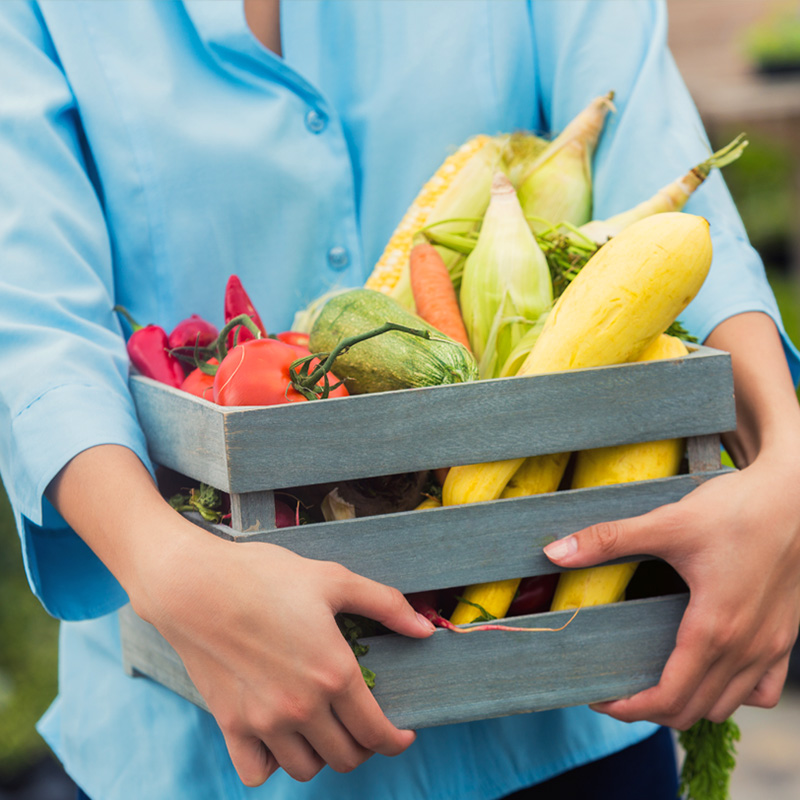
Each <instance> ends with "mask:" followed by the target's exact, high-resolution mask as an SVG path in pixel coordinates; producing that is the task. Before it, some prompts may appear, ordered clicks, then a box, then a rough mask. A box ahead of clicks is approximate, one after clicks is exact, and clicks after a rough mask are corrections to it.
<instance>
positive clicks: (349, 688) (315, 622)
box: [131, 519, 433, 786]
mask: <svg viewBox="0 0 800 800" xmlns="http://www.w3.org/2000/svg"><path fill="white" fill-rule="evenodd" d="M177 522H178V523H179V526H178V527H179V528H180V535H179V536H176V535H175V534H176V531H175V530H170V531H169V532H168V533H169V535H170V537H172V541H173V542H176V543H177V544H176V545H175V546H174V549H172V550H171V552H170V554H169V557H168V558H166V559H161V560H160V562H159V563H160V566H158V565H154V568H151V569H150V571H149V573H148V574H147V576H146V580H143V581H141V582H138V583H140V584H141V585H142V587H143V589H142V591H141V592H138V593H137V592H134V593H133V594H132V595H131V601H132V604H133V606H134V609H135V610H136V611H137V613H139V615H140V616H142V617H143V618H144V619H147V620H148V621H149V622H151V623H153V624H154V625H155V626H156V627H157V628H158V629H159V630H160V632H161V633H162V635H164V637H165V638H166V639H167V640H168V641H169V642H170V643H171V644H172V645H173V647H174V648H175V650H176V651H177V652H178V654H179V655H180V656H181V659H182V660H183V663H184V665H185V666H186V669H187V671H188V673H189V676H190V678H191V679H192V681H193V682H194V684H195V686H196V687H197V689H198V691H199V692H200V694H201V695H202V696H203V698H204V699H205V701H206V703H207V704H208V707H209V709H210V710H211V713H212V714H213V715H214V717H215V718H216V720H217V723H218V724H219V726H220V728H221V730H222V733H223V735H224V737H225V742H226V745H227V747H228V752H229V753H230V756H231V760H232V761H233V765H234V767H235V768H236V771H237V773H238V774H239V777H240V779H241V780H242V782H243V783H245V784H246V785H248V786H258V785H260V784H262V783H263V782H264V781H265V780H267V778H268V777H269V776H270V775H271V774H272V773H273V772H275V771H276V770H277V769H278V767H282V768H283V769H284V770H285V771H286V772H287V773H288V774H289V775H291V776H292V777H293V778H295V779H296V780H300V781H307V780H310V779H311V778H312V777H313V776H314V775H316V774H317V772H319V770H320V769H322V767H323V766H324V765H325V764H329V765H330V766H331V767H332V768H333V769H334V770H336V771H337V772H348V771H350V770H352V769H354V768H355V767H356V766H358V765H359V764H361V763H362V762H363V761H365V760H366V759H367V758H369V757H370V756H371V755H372V754H373V753H381V754H383V755H388V756H391V755H397V754H399V753H401V752H402V751H404V750H405V749H406V748H407V747H408V746H409V745H410V744H411V743H412V742H413V741H414V738H415V734H414V733H413V732H412V731H405V730H399V729H397V728H396V727H395V726H394V725H392V724H391V723H390V722H389V721H388V720H387V719H386V717H385V716H384V715H383V712H382V711H381V709H380V708H379V706H378V704H377V702H376V700H375V699H374V697H373V696H372V693H371V692H370V690H369V689H368V688H367V686H366V684H365V683H364V679H363V677H362V675H361V671H360V668H359V666H358V663H357V661H356V659H355V657H354V655H353V653H352V651H351V649H350V646H349V645H348V644H347V642H346V641H345V639H344V637H343V636H342V634H341V633H340V631H339V628H338V626H337V624H336V622H335V620H334V614H336V613H338V612H340V611H347V612H353V613H356V614H361V615H364V616H366V617H369V618H371V619H375V620H378V621H380V622H382V623H383V624H385V625H386V626H387V627H389V628H391V629H392V630H395V631H397V632H398V633H401V634H403V635H406V636H412V637H416V638H422V637H426V636H428V635H430V634H431V633H432V632H433V626H432V625H431V624H430V623H429V622H428V621H427V620H425V619H424V618H421V617H419V616H418V615H417V614H416V612H414V610H413V609H412V608H411V607H410V606H409V605H408V603H407V602H406V601H405V599H404V597H403V596H402V594H400V592H398V591H397V590H395V589H392V588H390V587H388V586H384V585H382V584H379V583H376V582H374V581H371V580H368V579H366V578H363V577H361V576H359V575H356V574H354V573H352V572H350V571H349V570H347V569H345V568H344V567H342V566H340V565H338V564H334V563H330V562H324V561H313V560H309V559H304V558H301V557H300V556H297V555H295V554H294V553H292V552H290V551H288V550H285V549H283V548H280V547H277V546H274V545H269V544H265V543H261V542H254V543H249V544H244V543H232V542H227V541H224V540H222V539H217V538H215V537H212V536H209V535H208V534H206V533H204V532H202V531H200V530H199V529H198V528H196V527H195V526H193V525H191V524H190V523H187V522H185V521H184V520H182V519H178V520H177ZM187 526H188V527H187Z"/></svg>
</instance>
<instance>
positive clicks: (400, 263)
mask: <svg viewBox="0 0 800 800" xmlns="http://www.w3.org/2000/svg"><path fill="white" fill-rule="evenodd" d="M499 162H500V145H499V142H498V141H497V140H495V139H494V138H492V137H491V136H484V135H481V136H475V137H473V138H472V139H469V140H468V141H467V142H465V143H464V144H463V145H462V146H461V147H460V148H459V149H458V150H457V151H456V152H455V153H453V154H452V155H451V156H449V157H448V158H446V159H445V160H444V162H443V163H442V165H441V166H440V167H439V169H438V170H437V171H436V174H435V175H434V176H433V177H432V178H431V179H430V180H429V181H428V182H427V183H426V184H425V185H424V186H423V187H422V190H421V191H420V193H419V194H418V195H417V197H416V199H415V200H414V202H413V203H412V204H411V207H410V208H409V209H408V211H406V213H405V215H404V216H403V219H402V220H401V221H400V224H399V225H398V226H397V228H396V229H395V231H394V233H393V234H392V236H391V238H390V239H389V243H388V244H387V245H386V248H385V249H384V251H383V254H382V255H381V257H380V258H379V259H378V263H377V264H376V265H375V268H374V269H373V270H372V274H371V275H370V276H369V278H368V279H367V282H366V284H365V287H366V288H367V289H374V290H376V291H379V292H384V293H385V294H389V295H391V296H392V297H394V299H395V300H397V301H398V302H400V303H401V304H402V305H404V306H406V307H407V308H410V309H413V308H414V305H413V303H414V298H413V295H412V294H411V283H410V280H409V276H408V258H409V254H410V252H411V247H412V243H413V239H414V236H415V235H416V234H417V233H418V232H419V230H420V228H423V227H424V226H425V225H430V224H431V223H434V222H440V221H442V220H446V219H453V218H457V217H458V218H463V217H482V216H483V214H484V212H485V211H486V208H487V206H488V205H489V190H490V187H491V183H492V175H493V173H494V170H495V168H496V167H497V166H498V164H499ZM447 227H448V226H446V225H442V226H440V229H445V228H447ZM463 227H464V226H463V224H461V225H460V229H462V230H463ZM440 254H441V255H442V258H443V259H444V261H445V263H446V264H447V265H448V268H450V267H452V265H453V264H454V263H455V262H456V261H458V260H460V256H459V255H458V254H457V253H453V252H452V251H450V250H447V249H446V248H440Z"/></svg>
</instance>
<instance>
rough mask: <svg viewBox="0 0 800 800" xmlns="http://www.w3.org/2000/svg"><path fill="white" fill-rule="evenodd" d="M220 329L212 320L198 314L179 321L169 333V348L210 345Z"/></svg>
mask: <svg viewBox="0 0 800 800" xmlns="http://www.w3.org/2000/svg"><path fill="white" fill-rule="evenodd" d="M218 334H219V331H218V330H217V329H216V327H215V326H214V325H212V324H211V323H210V322H206V320H204V319H203V318H202V317H201V316H199V315H198V314H192V316H191V317H189V318H188V319H185V320H183V321H182V322H179V323H178V324H177V325H176V326H175V327H174V328H173V329H172V333H170V335H169V348H170V350H174V349H175V348H176V347H194V346H195V345H197V346H198V347H208V345H210V344H213V343H214V342H215V341H216V339H217V335H218Z"/></svg>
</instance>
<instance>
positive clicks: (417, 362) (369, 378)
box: [309, 289, 478, 394]
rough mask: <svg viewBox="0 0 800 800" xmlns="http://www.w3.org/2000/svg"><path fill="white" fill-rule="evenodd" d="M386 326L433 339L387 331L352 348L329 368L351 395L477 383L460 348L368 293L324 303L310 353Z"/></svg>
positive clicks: (466, 354) (383, 298)
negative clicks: (411, 330)
mask: <svg viewBox="0 0 800 800" xmlns="http://www.w3.org/2000/svg"><path fill="white" fill-rule="evenodd" d="M386 322H394V323H396V324H398V325H404V326H406V327H408V328H414V329H417V330H427V331H430V332H431V333H432V334H433V336H434V338H432V339H425V338H422V337H420V336H415V335H413V334H410V333H405V332H402V331H389V332H388V333H382V334H380V335H379V336H374V337H372V338H371V339H366V340H365V341H363V342H359V343H358V344H355V345H353V347H351V348H350V349H349V350H348V351H347V352H345V353H343V354H342V355H341V356H339V357H338V358H337V359H336V361H335V362H334V365H333V372H334V374H335V375H336V376H337V377H338V378H340V379H341V380H343V381H344V382H345V386H347V389H348V391H349V392H350V393H351V394H365V393H367V392H387V391H391V390H393V389H412V388H415V387H419V386H439V385H441V384H444V383H465V382H466V381H473V380H477V378H478V365H477V363H476V362H475V358H474V357H473V355H472V354H471V353H470V352H469V351H468V350H467V349H466V348H465V347H464V346H463V345H461V344H459V343H458V342H455V341H453V340H452V339H450V338H449V337H447V336H445V334H443V333H441V332H440V331H438V330H436V328H433V327H432V326H430V325H428V323H427V322H424V321H423V320H422V319H420V318H419V317H418V316H417V315H416V314H412V313H411V312H410V311H407V310H406V309H404V308H403V307H402V306H401V305H400V304H399V303H397V302H396V301H395V300H393V299H392V298H391V297H388V296H387V295H385V294H382V293H381V292H375V291H372V290H371V289H353V290H352V291H349V292H344V293H343V294H339V295H336V296H334V297H332V298H331V299H330V300H328V302H327V303H326V304H325V306H324V308H323V309H322V311H321V313H320V314H319V316H318V317H317V319H316V321H315V322H314V326H313V328H312V329H311V339H310V342H309V345H310V347H311V352H312V353H316V352H331V351H332V350H333V349H334V347H336V345H337V344H339V342H341V341H342V340H343V339H347V338H348V337H350V336H356V335H358V334H362V333H367V332H368V331H371V330H375V329H376V328H380V327H381V325H383V324H385V323H386Z"/></svg>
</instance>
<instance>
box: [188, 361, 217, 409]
mask: <svg viewBox="0 0 800 800" xmlns="http://www.w3.org/2000/svg"><path fill="white" fill-rule="evenodd" d="M208 363H209V364H218V363H219V362H218V361H217V359H216V358H210V359H209V360H208ZM181 389H182V390H183V391H184V392H189V394H193V395H196V396H197V397H202V398H203V400H212V399H213V395H214V392H213V389H214V376H213V375H206V374H205V372H202V371H201V370H200V369H199V368H197V369H193V370H192V371H191V372H190V373H189V374H188V375H187V376H186V377H185V378H184V380H183V383H182V384H181Z"/></svg>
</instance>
